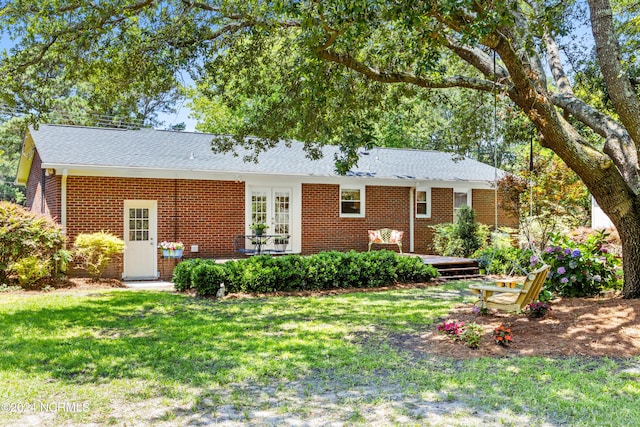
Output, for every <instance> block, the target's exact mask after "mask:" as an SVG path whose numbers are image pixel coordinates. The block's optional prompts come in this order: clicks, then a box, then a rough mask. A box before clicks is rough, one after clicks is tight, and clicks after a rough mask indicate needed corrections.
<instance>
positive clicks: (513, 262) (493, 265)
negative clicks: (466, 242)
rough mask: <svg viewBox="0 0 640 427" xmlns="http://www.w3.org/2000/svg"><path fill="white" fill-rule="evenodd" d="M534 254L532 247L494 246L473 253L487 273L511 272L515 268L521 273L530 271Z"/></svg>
mask: <svg viewBox="0 0 640 427" xmlns="http://www.w3.org/2000/svg"><path fill="white" fill-rule="evenodd" d="M532 256H533V252H532V251H531V250H530V249H526V250H525V249H520V248H514V247H494V246H491V247H485V248H482V249H478V250H477V251H476V252H475V253H474V254H473V258H475V259H477V260H478V266H479V267H480V269H481V270H483V271H484V272H485V273H487V274H509V273H511V272H512V271H514V270H515V271H517V272H519V273H518V274H520V273H522V272H525V271H529V269H530V268H531V257H532Z"/></svg>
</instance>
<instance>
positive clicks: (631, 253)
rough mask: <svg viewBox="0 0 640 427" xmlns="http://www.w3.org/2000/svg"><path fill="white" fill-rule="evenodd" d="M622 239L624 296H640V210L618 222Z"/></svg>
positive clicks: (617, 226) (617, 225)
mask: <svg viewBox="0 0 640 427" xmlns="http://www.w3.org/2000/svg"><path fill="white" fill-rule="evenodd" d="M616 228H617V229H618V234H619V235H620V240H621V241H622V270H623V272H624V288H623V289H622V296H623V297H624V298H640V212H639V211H637V210H636V211H634V212H632V213H628V214H627V215H625V217H624V218H622V219H621V220H620V221H619V223H618V224H616Z"/></svg>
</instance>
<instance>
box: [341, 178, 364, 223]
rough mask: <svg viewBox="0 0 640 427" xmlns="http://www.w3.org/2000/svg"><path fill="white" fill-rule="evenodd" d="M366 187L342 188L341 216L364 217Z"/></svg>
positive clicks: (349, 186) (345, 186) (346, 186)
mask: <svg viewBox="0 0 640 427" xmlns="http://www.w3.org/2000/svg"><path fill="white" fill-rule="evenodd" d="M364 191H365V190H364V185H344V186H343V185H341V186H340V216H341V217H346V218H363V217H364Z"/></svg>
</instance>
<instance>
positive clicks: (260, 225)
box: [249, 222, 269, 236]
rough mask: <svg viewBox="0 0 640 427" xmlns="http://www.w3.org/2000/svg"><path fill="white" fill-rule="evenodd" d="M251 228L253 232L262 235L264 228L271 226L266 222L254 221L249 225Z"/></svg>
mask: <svg viewBox="0 0 640 427" xmlns="http://www.w3.org/2000/svg"><path fill="white" fill-rule="evenodd" d="M249 228H250V229H251V230H253V233H254V234H255V235H256V236H262V234H263V233H264V230H266V229H267V228H269V226H268V225H267V224H265V223H264V222H254V223H253V224H251V225H250V226H249Z"/></svg>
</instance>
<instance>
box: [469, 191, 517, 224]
mask: <svg viewBox="0 0 640 427" xmlns="http://www.w3.org/2000/svg"><path fill="white" fill-rule="evenodd" d="M471 206H473V210H474V211H475V212H476V219H477V220H478V222H481V223H483V224H487V225H488V226H490V227H492V228H493V226H494V224H495V221H496V219H495V214H496V210H495V193H494V191H493V190H473V201H472V202H471ZM518 226H519V221H518V218H517V217H516V216H513V215H511V214H510V213H508V212H506V211H505V210H504V209H502V208H500V200H498V227H511V228H515V229H518Z"/></svg>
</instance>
